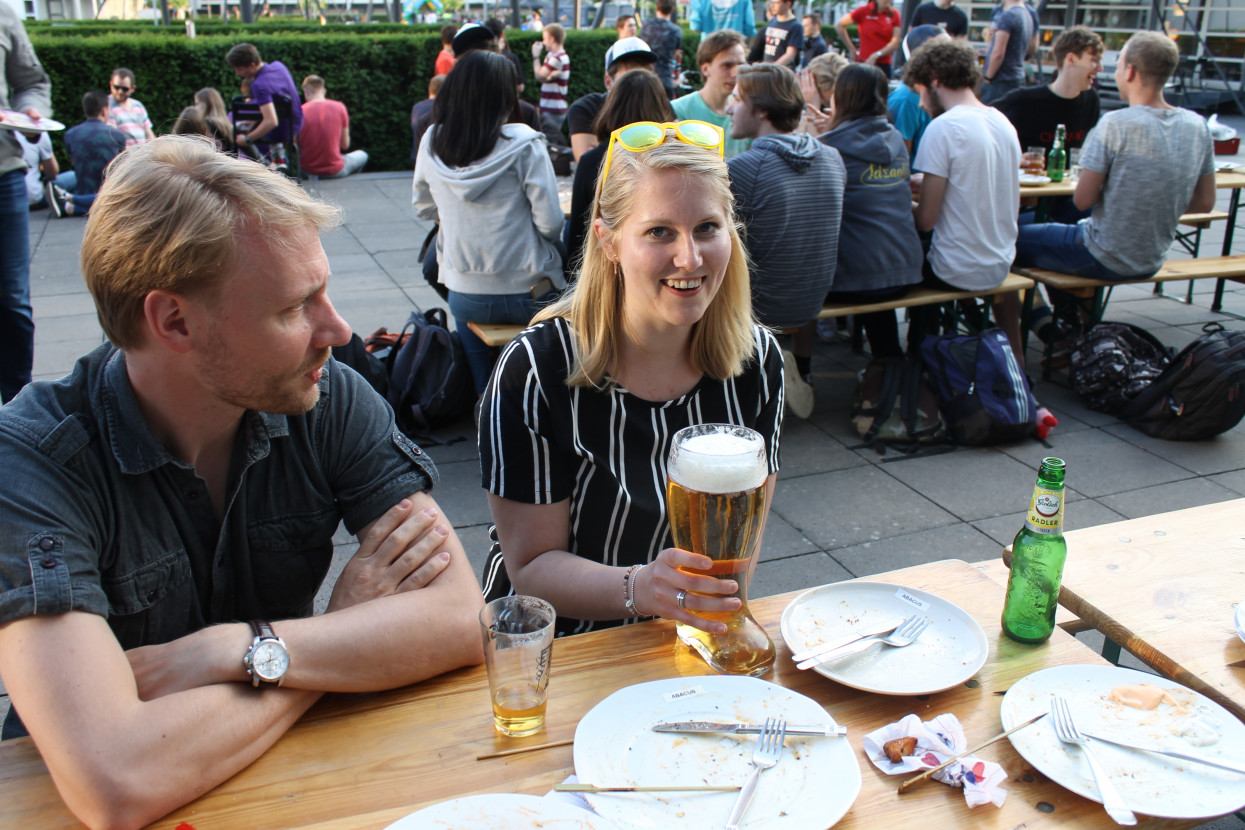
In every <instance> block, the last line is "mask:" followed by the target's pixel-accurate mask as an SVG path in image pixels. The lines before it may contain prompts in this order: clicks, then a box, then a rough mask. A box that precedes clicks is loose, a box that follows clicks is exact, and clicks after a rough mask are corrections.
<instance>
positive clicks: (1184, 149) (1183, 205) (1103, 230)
mask: <svg viewBox="0 0 1245 830" xmlns="http://www.w3.org/2000/svg"><path fill="white" fill-rule="evenodd" d="M1179 60H1180V55H1179V53H1178V51H1177V49H1176V45H1175V44H1174V43H1173V42H1172V41H1171V39H1170V38H1168V37H1165V36H1164V35H1162V34H1160V33H1158V32H1137V33H1136V34H1134V35H1133V36H1132V37H1130V38H1129V39H1128V42H1127V43H1125V44H1124V49H1123V50H1122V51H1121V52H1120V58H1119V62H1118V63H1117V64H1116V67H1115V82H1116V86H1117V87H1118V88H1119V90H1120V97H1121V98H1123V99H1124V100H1125V101H1126V102H1127V103H1128V106H1127V107H1126V108H1125V109H1121V110H1115V111H1114V112H1109V113H1107V114H1106V115H1104V116H1103V117H1102V120H1101V121H1099V122H1098V126H1096V127H1095V128H1094V129H1093V130H1092V131H1091V132H1090V134H1089V136H1088V137H1087V138H1086V139H1085V144H1084V146H1083V147H1082V148H1081V177H1080V179H1079V180H1078V181H1077V183H1076V193H1075V194H1073V196H1072V199H1073V201H1074V202H1075V204H1076V207H1077V208H1079V209H1081V210H1089V209H1090V208H1092V209H1093V213H1092V215H1090V216H1089V218H1087V219H1082V220H1081V221H1079V222H1077V223H1076V224H1071V225H1065V224H1059V223H1044V224H1032V225H1025V226H1023V227H1022V228H1021V231H1020V239H1019V241H1018V242H1017V245H1016V264H1017V265H1019V266H1021V267H1034V268H1046V269H1050V270H1053V271H1059V272H1061V273H1065V274H1076V275H1077V276H1082V277H1092V278H1094V279H1099V280H1108V281H1112V282H1120V281H1130V280H1140V279H1146V278H1148V277H1150V276H1153V275H1154V274H1155V273H1156V272H1157V271H1158V270H1159V269H1160V268H1162V267H1163V262H1164V261H1165V259H1166V257H1167V250H1168V248H1170V247H1171V244H1172V241H1173V240H1174V239H1175V236H1176V229H1177V226H1178V225H1179V222H1180V217H1181V215H1182V214H1184V213H1203V212H1205V211H1208V210H1210V209H1211V208H1213V207H1214V206H1215V158H1214V147H1213V143H1212V141H1211V138H1210V132H1209V130H1208V129H1207V127H1206V121H1205V120H1204V119H1203V118H1202V117H1201V116H1199V115H1197V114H1196V113H1193V112H1190V111H1189V110H1186V109H1181V108H1180V107H1173V106H1172V105H1171V104H1169V103H1167V100H1166V99H1165V98H1164V97H1163V87H1164V85H1165V84H1166V83H1167V79H1168V78H1170V77H1171V75H1172V73H1173V72H1174V71H1175V70H1176V65H1177V63H1178V62H1179ZM1051 294H1052V296H1051V300H1052V302H1054V303H1055V306H1056V317H1057V318H1060V319H1061V320H1067V319H1069V317H1071V316H1072V315H1067V314H1064V313H1061V312H1062V308H1061V307H1066V306H1071V305H1072V303H1073V302H1074V301H1073V299H1072V298H1071V297H1070V296H1068V295H1066V294H1062V293H1061V292H1051ZM1041 328H1043V326H1042V325H1041V324H1040V323H1039V324H1038V325H1036V326H1035V327H1034V330H1035V331H1038V330H1039V329H1041Z"/></svg>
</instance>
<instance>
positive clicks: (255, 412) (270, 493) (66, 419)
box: [0, 93, 482, 827]
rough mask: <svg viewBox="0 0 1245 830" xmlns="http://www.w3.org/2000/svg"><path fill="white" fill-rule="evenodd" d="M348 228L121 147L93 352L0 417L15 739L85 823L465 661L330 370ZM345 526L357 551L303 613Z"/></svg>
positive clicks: (199, 162)
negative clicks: (344, 695)
mask: <svg viewBox="0 0 1245 830" xmlns="http://www.w3.org/2000/svg"><path fill="white" fill-rule="evenodd" d="M100 97H101V99H102V100H103V99H104V96H103V94H102V93H100ZM338 217H339V211H338V209H337V208H335V207H333V206H331V205H328V204H325V203H323V202H318V201H315V200H313V199H312V198H310V197H309V196H307V195H306V194H305V193H304V192H303V191H301V190H300V189H299V188H298V187H297V186H296V185H295V184H294V183H293V182H290V181H288V180H286V179H284V178H283V177H281V176H277V175H275V174H274V173H272V172H270V171H268V170H267V169H265V168H264V167H262V166H260V165H256V164H253V163H252V162H250V161H247V160H242V159H238V158H236V157H231V156H226V155H224V154H223V153H218V152H216V149H215V147H214V146H213V145H212V143H211V142H210V141H209V140H207V139H204V138H199V137H190V136H162V137H160V138H157V139H156V140H154V141H151V142H148V143H147V144H145V145H143V146H141V147H134V148H131V149H129V150H127V151H126V152H125V153H124V154H123V155H122V156H121V158H119V159H118V160H117V162H116V163H115V164H114V165H113V166H112V167H111V168H110V169H109V173H108V178H107V180H106V181H105V182H104V187H103V189H102V190H101V191H100V194H99V198H98V199H97V200H96V202H95V205H94V206H93V208H92V210H91V217H90V219H89V220H88V221H87V225H86V235H85V237H84V238H83V241H82V273H83V275H84V276H85V278H86V283H87V287H88V288H89V289H90V290H91V295H92V297H93V298H94V300H95V304H96V309H97V311H98V314H99V319H100V321H101V323H102V325H103V327H104V332H105V335H106V337H107V342H105V343H104V344H103V345H101V346H99V347H98V348H96V349H95V350H94V351H92V352H90V353H89V354H88V355H86V356H85V357H83V358H82V359H81V360H79V361H78V362H77V364H76V365H75V366H74V369H73V371H72V373H71V374H70V375H69V376H67V377H65V378H62V379H61V380H59V381H56V382H48V381H35V382H34V383H33V384H31V385H30V386H29V387H27V388H26V389H25V390H24V392H23V393H22V394H21V395H20V396H19V397H18V398H17V399H16V400H14V401H13V402H11V403H6V404H5V406H4V407H3V408H0V469H3V470H5V471H6V473H8V474H9V475H10V476H12V477H14V480H16V481H20V482H21V485H20V486H10V487H6V488H4V490H3V491H0V585H2V586H3V597H4V602H3V603H0V609H2V610H0V665H2V666H4V684H5V688H6V690H7V691H8V693H9V695H10V696H11V699H12V709H11V710H10V711H9V714H8V717H7V719H6V722H5V726H4V735H5V737H20V736H22V735H24V734H26V731H27V730H29V734H30V736H31V737H32V738H33V739H34V742H35V744H36V745H37V746H38V748H39V751H40V753H41V754H42V755H43V759H44V761H45V762H46V763H47V766H48V770H49V771H50V772H51V775H52V780H53V781H54V782H55V784H56V786H57V788H58V790H59V791H60V793H61V796H62V797H63V798H64V799H65V803H66V805H67V806H68V807H69V809H70V810H72V811H73V812H74V814H75V815H77V816H78V817H79V818H80V819H82V820H83V821H84V822H85V823H86V824H88V825H91V826H109V827H139V826H145V825H147V824H149V823H151V822H153V821H155V820H156V819H158V818H160V817H161V816H163V815H165V814H166V813H168V812H169V811H171V810H174V809H176V808H177V807H179V806H181V805H183V804H186V803H188V802H190V801H192V800H193V799H195V798H197V797H198V796H200V795H202V794H203V793H204V792H206V791H208V790H209V789H211V788H212V787H215V786H216V785H217V784H219V783H221V782H222V781H224V780H226V779H228V778H229V777H231V776H232V775H234V774H235V773H236V772H238V771H239V770H241V769H243V768H244V767H246V766H247V765H249V764H251V763H252V762H253V761H255V760H256V759H257V758H258V757H260V756H261V755H262V754H263V753H264V752H265V751H267V749H268V748H269V747H270V746H272V745H273V744H274V743H275V742H276V741H277V740H278V739H279V738H280V737H281V735H282V734H283V733H284V732H285V731H286V730H287V729H289V728H290V726H292V725H293V724H294V722H295V721H297V720H298V719H299V717H301V716H302V714H303V713H304V712H306V711H307V709H308V708H310V707H311V705H312V704H314V703H315V702H316V701H317V700H318V699H319V698H320V696H321V694H322V693H324V692H328V691H332V692H367V691H379V690H382V689H392V688H395V687H398V686H405V685H407V684H410V683H414V682H417V681H420V680H423V679H425V678H428V677H432V676H434V675H438V674H441V673H442V672H446V671H450V670H452V669H455V668H458V667H460V666H468V665H476V664H478V663H480V662H481V660H482V653H481V643H480V634H479V623H478V621H477V614H478V612H479V609H480V608H481V604H482V599H481V595H480V589H479V585H478V583H477V582H476V581H475V579H474V577H473V576H472V573H471V569H470V566H469V565H468V564H467V558H466V555H465V554H464V552H463V549H462V545H461V544H460V543H459V541H458V538H457V537H456V536H455V534H454V531H453V529H452V527H451V526H450V522H449V520H448V519H446V518H445V517H444V515H443V514H442V513H441V511H440V509H439V508H438V506H437V504H436V502H435V501H434V500H433V498H432V497H431V496H430V495H429V493H428V491H429V490H430V489H431V487H432V484H433V482H434V481H435V479H436V471H435V467H434V465H433V464H432V462H431V461H430V460H429V459H428V457H427V455H426V454H425V453H424V452H423V451H422V450H421V449H420V448H418V447H416V446H415V445H414V444H412V443H411V442H410V440H409V439H407V438H406V437H405V436H404V435H403V434H402V433H401V432H399V431H398V430H397V429H396V428H395V426H394V421H393V413H392V411H391V410H390V409H389V407H388V405H387V404H386V403H385V401H384V400H383V399H382V398H381V397H379V396H378V395H377V394H376V393H375V392H374V391H373V390H372V389H371V387H369V386H367V384H366V383H365V382H364V381H363V380H362V379H361V378H360V377H359V376H358V375H356V374H355V373H354V372H352V371H350V370H348V369H345V368H343V367H342V366H341V365H340V364H338V363H337V362H336V361H335V360H333V359H332V358H331V356H330V348H331V347H333V346H337V345H340V344H343V343H345V342H346V341H347V340H348V339H349V336H350V327H349V325H348V324H347V323H346V322H345V321H344V320H342V318H341V317H340V316H338V314H337V312H336V311H335V310H334V308H333V304H332V303H331V302H330V300H329V298H328V295H327V292H326V288H327V284H328V281H329V262H328V259H327V258H326V257H325V254H324V250H323V248H321V246H320V242H319V238H318V234H319V232H321V231H326V230H328V229H329V228H330V227H332V226H333V225H334V224H335V223H336V222H337V221H338ZM257 264H262V267H257ZM65 439H68V440H69V442H70V443H69V444H65V443H61V442H63V441H64V440H65ZM54 446H60V447H61V450H62V451H49V450H50V449H51V448H52V447H54ZM343 520H344V521H345V526H346V528H347V529H348V530H349V531H350V532H352V533H356V534H358V538H359V548H358V551H357V552H356V553H355V554H354V555H353V556H352V557H351V558H350V560H349V561H348V562H347V563H346V566H345V570H344V572H343V573H342V575H341V577H340V578H339V579H337V581H336V583H335V584H332V585H329V586H326V587H331V589H332V593H331V596H330V597H329V600H328V610H327V612H326V613H324V614H321V615H318V616H312V607H313V600H314V598H315V596H316V592H317V590H319V589H320V588H321V584H322V583H324V582H325V577H326V575H327V574H328V573H329V569H330V565H331V564H332V560H333V551H334V546H333V541H334V539H333V537H334V534H335V532H336V531H337V528H338V526H339V524H340V523H341V522H342V521H343ZM31 557H35V560H34V561H37V562H39V563H40V566H39V567H38V568H36V569H34V570H32V569H31V567H30V562H31V561H32V560H31ZM247 620H253V621H254V622H252V623H248V622H246V621H247ZM49 654H55V655H56V659H55V660H49V659H47V656H48V655H49ZM265 658H266V659H265Z"/></svg>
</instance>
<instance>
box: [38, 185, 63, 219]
mask: <svg viewBox="0 0 1245 830" xmlns="http://www.w3.org/2000/svg"><path fill="white" fill-rule="evenodd" d="M64 192H65V191H63V190H61V189H60V188H59V187H57V186H56V185H55V184H53V183H52V182H44V183H43V199H44V201H46V202H47V203H48V209H49V210H51V211H52V215H53V216H55V217H56V218H57V219H60V218H61V217H62V216H64V215H65V206H64V205H63V204H62V203H61V199H60V194H61V193H64Z"/></svg>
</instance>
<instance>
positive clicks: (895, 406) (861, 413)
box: [852, 357, 946, 449]
mask: <svg viewBox="0 0 1245 830" xmlns="http://www.w3.org/2000/svg"><path fill="white" fill-rule="evenodd" d="M852 423H854V424H855V425H856V431H857V432H858V433H859V434H860V437H861V438H863V439H864V441H865V444H864V446H876V445H877V444H879V443H881V444H899V445H907V446H908V447H910V448H913V449H915V445H917V444H937V443H941V442H943V441H945V440H946V430H945V429H944V427H943V423H942V417H941V416H940V415H939V414H938V398H937V397H936V396H935V395H934V388H933V387H932V386H931V385H930V382H929V379H928V378H927V377H926V375H925V371H924V367H922V366H921V362H920V360H919V359H912V360H908V359H905V358H902V357H884V358H875V359H874V360H872V361H870V363H869V365H868V366H866V367H865V369H864V371H863V372H862V373H861V375H860V383H859V384H857V386H856V394H855V396H854V398H853V401H852Z"/></svg>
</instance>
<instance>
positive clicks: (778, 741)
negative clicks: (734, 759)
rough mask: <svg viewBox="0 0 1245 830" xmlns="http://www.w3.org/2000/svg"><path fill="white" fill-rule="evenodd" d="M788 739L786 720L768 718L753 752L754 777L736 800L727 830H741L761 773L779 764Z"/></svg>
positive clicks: (727, 821) (727, 822)
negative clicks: (740, 823)
mask: <svg viewBox="0 0 1245 830" xmlns="http://www.w3.org/2000/svg"><path fill="white" fill-rule="evenodd" d="M786 738H787V721H786V719H784V718H766V719H765V727H764V728H763V729H762V730H761V737H759V738H757V745H756V749H754V750H752V766H754V767H756V769H755V770H753V771H752V777H751V778H749V779H748V783H747V784H744V788H743V789H742V790H740V791H739V797H738V798H737V799H735V806H734V807H733V808H732V809H731V816H730V818H728V819H727V820H726V830H739V822H740V821H742V820H743V817H744V811H745V810H747V809H748V803H749V802H750V801H752V793H753V792H755V791H756V788H757V780H758V779H759V778H760V777H761V773H762V772H764V771H765V770H767V769H769V768H770V767H772V766H774V765H775V764H777V763H778V759H779V758H781V757H782V744H783V741H784V740H786Z"/></svg>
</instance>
